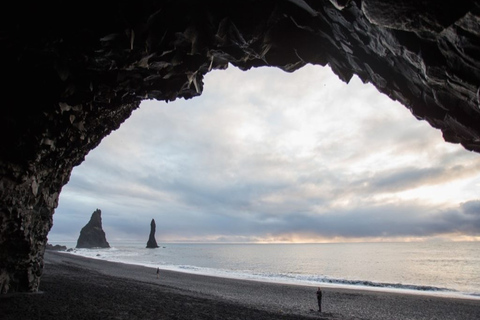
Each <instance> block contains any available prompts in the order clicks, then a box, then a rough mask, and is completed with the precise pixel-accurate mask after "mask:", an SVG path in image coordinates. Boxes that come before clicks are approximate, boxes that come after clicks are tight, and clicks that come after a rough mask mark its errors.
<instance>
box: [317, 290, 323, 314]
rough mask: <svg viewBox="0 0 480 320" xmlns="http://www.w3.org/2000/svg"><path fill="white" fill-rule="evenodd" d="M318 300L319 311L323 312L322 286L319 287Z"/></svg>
mask: <svg viewBox="0 0 480 320" xmlns="http://www.w3.org/2000/svg"><path fill="white" fill-rule="evenodd" d="M317 302H318V312H322V290H320V287H318V289H317Z"/></svg>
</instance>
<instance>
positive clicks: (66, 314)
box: [0, 251, 480, 320]
mask: <svg viewBox="0 0 480 320" xmlns="http://www.w3.org/2000/svg"><path fill="white" fill-rule="evenodd" d="M315 291H316V288H315V287H309V286H298V285H286V284H276V283H265V282H258V281H248V280H236V279H226V278H220V277H211V276H202V275H193V274H187V273H181V272H173V271H167V270H161V272H160V277H159V279H157V277H156V270H155V269H154V268H147V267H142V266H134V265H127V264H121V263H114V262H108V261H102V260H97V259H88V258H84V257H79V256H75V255H71V254H68V253H63V252H52V251H47V252H46V254H45V269H44V275H43V276H42V281H41V285H40V292H39V293H33V294H8V295H3V296H0V319H2V320H10V319H12V320H13V319H15V320H23V319H59V320H60V319H62V320H66V319H178V320H183V319H185V320H187V319H188V320H193V319H222V320H229V319H232V320H233V319H252V320H269V319H292V320H293V319H341V320H343V319H345V320H346V319H388V320H392V319H402V320H405V319H439V320H441V319H445V320H447V319H448V320H452V319H459V320H460V319H461V320H467V319H472V320H473V319H480V300H474V299H472V300H469V299H458V298H445V297H435V296H424V295H413V294H402V293H391V292H379V291H366V290H351V289H339V288H323V312H321V313H319V312H318V311H317V301H316V295H315Z"/></svg>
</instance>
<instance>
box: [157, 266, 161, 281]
mask: <svg viewBox="0 0 480 320" xmlns="http://www.w3.org/2000/svg"><path fill="white" fill-rule="evenodd" d="M159 276H160V268H157V279H158V277H159Z"/></svg>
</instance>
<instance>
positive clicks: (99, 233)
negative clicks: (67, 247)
mask: <svg viewBox="0 0 480 320" xmlns="http://www.w3.org/2000/svg"><path fill="white" fill-rule="evenodd" d="M77 248H110V245H109V244H108V242H107V238H106V237H105V231H103V227H102V211H100V210H99V209H97V210H95V211H94V212H93V213H92V217H91V218H90V221H88V223H87V224H86V225H85V227H83V228H82V230H81V231H80V236H79V237H78V240H77Z"/></svg>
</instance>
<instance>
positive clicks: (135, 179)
mask: <svg viewBox="0 0 480 320" xmlns="http://www.w3.org/2000/svg"><path fill="white" fill-rule="evenodd" d="M204 83H205V85H204V91H203V94H202V95H201V96H200V97H196V98H193V99H189V100H184V99H177V100H176V101H173V102H169V103H166V102H160V101H154V100H148V101H144V102H142V104H141V106H140V108H139V109H137V110H136V111H134V112H133V114H132V116H131V117H130V118H129V119H127V121H125V122H124V123H123V124H122V126H121V127H120V128H119V129H118V130H116V131H114V132H112V133H111V134H110V135H109V136H107V137H106V138H104V139H103V141H102V142H101V144H100V145H99V146H98V147H97V148H96V149H94V150H92V151H91V152H90V153H89V154H88V155H87V157H86V159H85V161H84V162H83V163H82V164H81V165H80V166H78V167H75V168H74V170H73V172H72V175H71V178H70V181H69V183H68V184H67V185H65V186H64V187H63V189H62V192H61V194H60V200H59V206H58V208H57V209H56V211H55V214H54V225H53V228H52V230H51V231H50V234H49V241H50V242H55V241H75V240H77V239H78V236H79V234H80V230H81V228H82V227H83V226H84V225H85V224H86V223H87V222H88V221H89V219H90V216H91V214H92V213H93V212H94V211H95V210H96V209H97V208H98V209H100V210H101V211H102V221H103V229H104V230H105V232H106V236H107V240H108V241H109V242H110V243H112V242H115V241H121V240H138V241H143V240H144V241H145V242H146V241H147V239H148V235H149V232H150V221H151V220H152V219H155V221H156V225H157V230H156V238H157V241H158V242H160V243H161V242H175V241H178V242H262V243H263V242H266V243H269V242H359V241H432V240H442V241H443V240H455V241H457V240H477V241H478V240H480V198H479V195H480V154H478V153H472V152H469V151H467V150H465V149H464V148H463V147H462V146H460V145H456V144H450V143H446V142H445V141H444V140H443V138H442V134H441V132H440V131H439V130H437V129H434V128H432V127H431V126H430V125H429V124H428V123H427V122H425V121H418V120H417V119H416V118H415V117H414V116H413V115H412V114H411V113H410V111H409V110H408V109H407V108H405V107H404V106H402V105H401V104H399V103H398V102H394V101H392V100H391V99H390V98H388V97H387V96H386V95H383V94H380V93H379V92H378V91H377V90H376V89H375V87H373V86H372V85H370V84H363V83H362V82H361V80H359V79H358V78H357V77H356V76H355V77H354V78H353V79H352V80H351V81H350V83H349V84H348V85H347V84H346V83H344V82H341V81H340V80H339V79H338V77H337V76H336V75H334V74H333V73H332V71H331V70H330V69H329V68H328V67H320V66H312V65H308V66H305V67H303V68H301V69H300V70H297V71H295V72H293V73H287V72H284V71H282V70H279V69H275V68H266V67H264V68H258V69H252V70H249V71H247V72H243V71H240V70H239V69H236V68H235V67H233V66H229V68H227V69H226V70H216V71H212V72H210V73H209V74H207V75H206V76H205V79H204Z"/></svg>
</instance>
